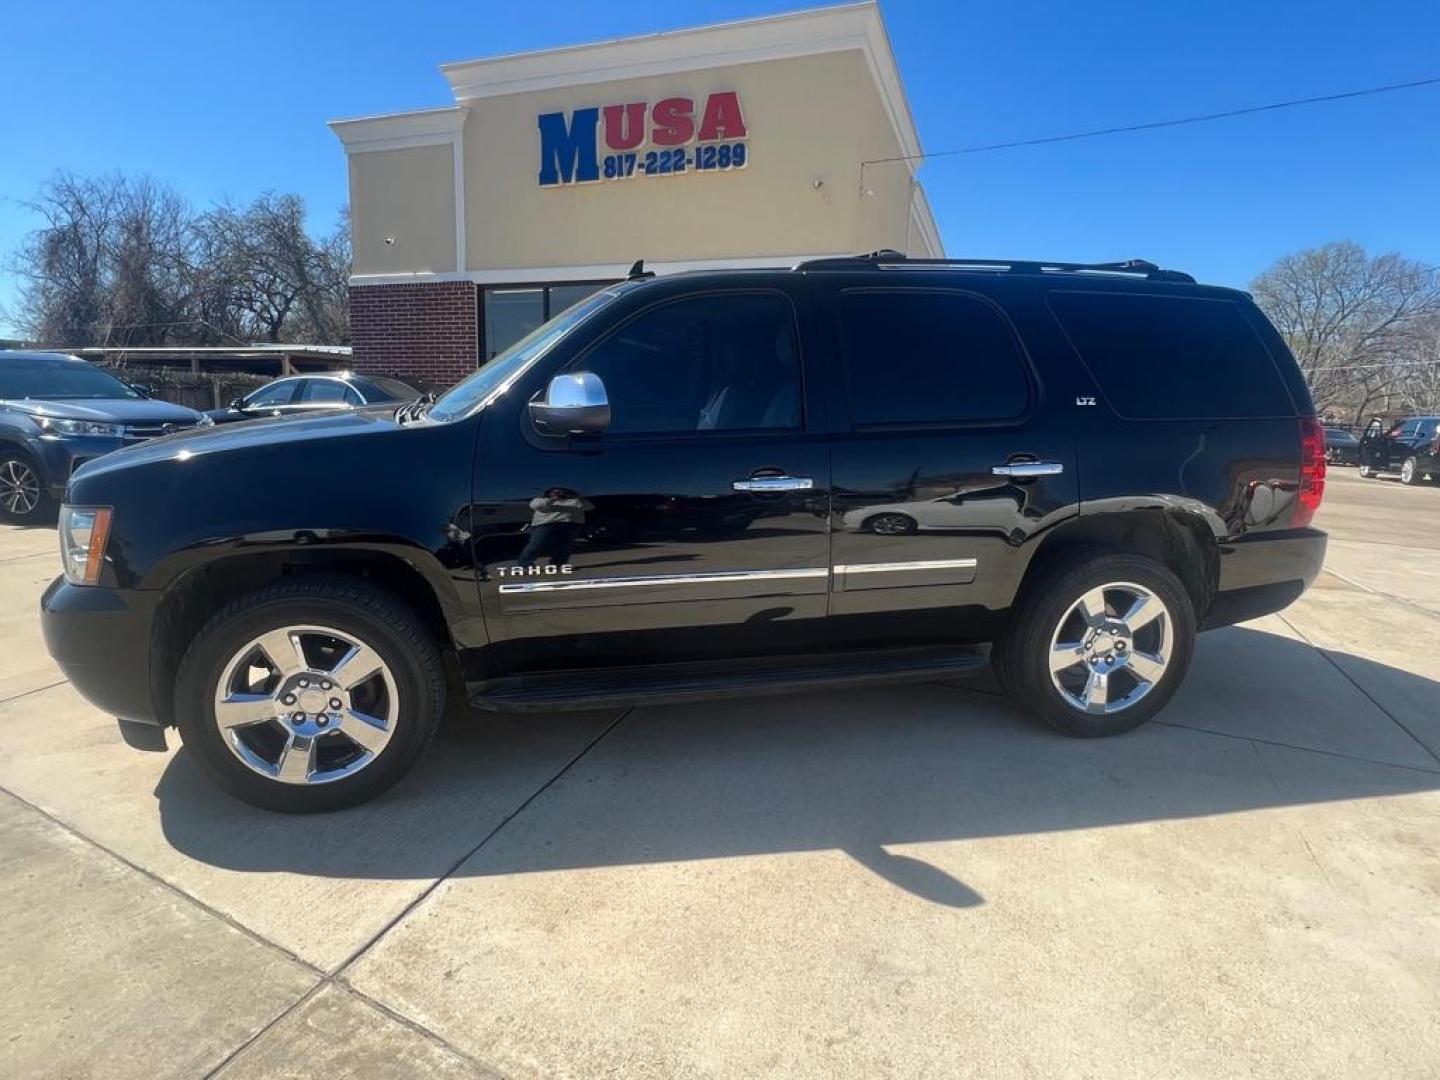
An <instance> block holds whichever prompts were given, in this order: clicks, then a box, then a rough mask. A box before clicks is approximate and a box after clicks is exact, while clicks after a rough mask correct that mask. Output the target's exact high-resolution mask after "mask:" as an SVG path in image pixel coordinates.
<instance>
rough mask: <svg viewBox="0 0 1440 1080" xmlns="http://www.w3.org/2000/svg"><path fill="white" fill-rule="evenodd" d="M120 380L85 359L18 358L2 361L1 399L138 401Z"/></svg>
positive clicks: (0, 370)
mask: <svg viewBox="0 0 1440 1080" xmlns="http://www.w3.org/2000/svg"><path fill="white" fill-rule="evenodd" d="M139 396H140V395H139V394H137V393H136V392H135V391H134V390H131V389H130V387H128V386H126V385H125V384H124V383H122V382H121V381H120V380H119V379H117V378H115V377H114V376H113V375H110V374H108V373H106V372H104V371H101V370H100V369H99V368H95V367H91V366H90V365H89V364H88V363H86V362H85V361H84V360H52V359H50V358H48V357H39V358H35V357H16V358H14V359H9V360H5V361H4V362H0V398H11V399H20V398H49V399H51V400H54V399H57V398H138V397H139Z"/></svg>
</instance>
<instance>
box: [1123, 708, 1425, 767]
mask: <svg viewBox="0 0 1440 1080" xmlns="http://www.w3.org/2000/svg"><path fill="white" fill-rule="evenodd" d="M1150 722H1151V723H1152V724H1158V725H1160V726H1161V727H1168V728H1178V729H1179V730H1181V731H1197V732H1199V733H1200V734H1201V735H1216V736H1218V737H1220V738H1222V739H1240V740H1241V741H1242V742H1249V743H1261V744H1263V745H1265V746H1278V747H1279V748H1280V749H1282V750H1299V751H1300V752H1301V753H1305V754H1323V755H1324V756H1325V757H1333V758H1339V759H1341V760H1342V761H1358V762H1359V763H1360V764H1362V765H1378V766H1380V767H1381V768H1382V769H1404V770H1406V771H1407V772H1419V773H1424V774H1425V775H1426V776H1440V768H1436V769H1430V768H1426V767H1425V766H1423V765H1398V764H1396V763H1395V762H1393V761H1380V760H1378V759H1376V758H1368V757H1361V756H1360V755H1358V754H1342V753H1341V752H1340V751H1338V750H1322V749H1320V748H1319V747H1317V746H1297V745H1296V744H1295V743H1287V742H1280V741H1279V740H1278V739H1262V738H1259V737H1258V736H1255V735H1237V734H1235V733H1234V732H1233V731H1216V730H1215V729H1213V728H1203V727H1196V726H1195V725H1194V724H1180V723H1176V722H1175V721H1174V720H1152V721H1150Z"/></svg>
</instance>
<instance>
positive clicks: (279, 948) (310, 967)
mask: <svg viewBox="0 0 1440 1080" xmlns="http://www.w3.org/2000/svg"><path fill="white" fill-rule="evenodd" d="M0 792H4V793H5V794H6V795H9V796H10V797H11V798H12V799H14V800H15V801H16V802H18V803H20V804H21V805H22V806H28V807H29V808H30V809H31V810H34V811H35V812H36V813H37V814H39V815H40V816H41V817H43V818H45V820H46V821H49V822H50V823H51V824H53V825H56V826H58V827H59V828H60V829H62V830H64V831H65V832H67V833H69V834H70V835H71V836H73V837H75V838H76V839H77V840H80V841H82V842H83V843H86V844H89V845H90V846H91V847H93V848H95V849H96V850H97V851H103V852H104V853H105V854H106V855H108V856H110V858H112V859H114V860H115V861H116V862H118V863H120V864H121V865H123V866H127V867H129V868H130V869H131V870H134V871H135V872H136V873H137V874H139V875H140V876H141V877H144V878H146V879H147V880H149V881H152V882H154V883H155V884H156V885H159V886H160V887H162V888H163V889H165V890H166V891H167V892H170V893H173V894H174V895H175V896H178V897H180V898H181V899H183V900H186V901H188V902H189V903H191V904H193V905H194V906H195V907H197V908H199V909H200V910H201V911H203V912H205V914H207V915H211V916H214V917H215V918H216V919H219V920H220V921H221V922H223V923H224V924H225V925H226V926H228V927H230V928H231V929H232V930H238V931H239V932H240V933H242V934H244V935H245V936H246V937H247V938H249V939H250V940H251V941H254V942H255V943H257V944H259V945H262V946H264V947H265V948H267V949H271V950H273V951H274V952H277V953H279V954H280V955H281V956H283V957H284V958H285V959H287V960H291V961H293V962H295V963H297V964H299V965H300V966H301V967H302V968H304V969H305V970H306V971H308V972H310V973H311V974H312V975H316V976H318V977H319V978H321V979H325V978H328V976H327V974H326V972H325V970H324V969H323V968H320V967H317V966H316V965H314V964H312V963H310V961H308V960H306V959H305V958H304V957H302V956H299V955H297V954H296V953H293V952H291V951H290V950H289V949H287V948H285V946H283V945H280V944H277V943H276V942H273V941H271V940H270V939H269V938H267V937H265V936H264V935H262V934H259V933H257V932H256V931H254V930H252V929H250V928H249V927H248V926H246V925H245V924H244V923H241V922H239V921H238V920H236V919H235V918H233V917H232V916H230V915H227V914H225V912H223V911H220V910H218V909H216V908H214V907H211V906H210V905H209V904H207V903H206V902H205V901H204V900H201V899H200V898H199V897H196V896H192V895H191V894H190V893H188V892H186V891H185V890H184V889H182V888H180V886H178V885H176V884H174V883H173V882H171V881H167V880H166V879H165V878H163V877H161V876H160V875H159V874H157V873H155V872H154V871H153V870H147V869H146V868H145V867H143V866H141V865H139V864H138V863H135V862H132V861H131V860H130V859H127V858H126V857H125V856H124V855H121V854H120V853H119V852H118V851H116V850H115V849H114V848H111V847H108V846H107V845H105V844H102V843H101V842H100V841H99V840H96V839H95V838H94V837H92V836H87V835H86V834H85V833H83V832H81V831H80V830H79V829H77V828H75V827H74V826H73V825H71V824H69V823H68V822H66V821H64V820H62V819H60V818H58V817H56V816H55V815H54V814H52V813H51V812H50V811H49V810H46V809H45V808H44V807H43V806H37V805H36V804H35V803H33V802H31V801H30V800H29V799H27V798H25V796H23V795H17V794H16V793H15V792H13V791H11V790H10V789H9V788H8V787H5V786H4V785H0Z"/></svg>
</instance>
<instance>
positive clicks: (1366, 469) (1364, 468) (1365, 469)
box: [1360, 465, 1375, 478]
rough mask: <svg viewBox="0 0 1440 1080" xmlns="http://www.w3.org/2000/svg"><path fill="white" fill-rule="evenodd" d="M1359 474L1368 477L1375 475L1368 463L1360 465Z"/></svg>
mask: <svg viewBox="0 0 1440 1080" xmlns="http://www.w3.org/2000/svg"><path fill="white" fill-rule="evenodd" d="M1360 475H1361V476H1364V477H1367V478H1368V477H1371V476H1374V475H1375V470H1374V469H1372V468H1371V467H1370V466H1369V465H1361V466H1360Z"/></svg>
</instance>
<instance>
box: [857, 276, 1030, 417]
mask: <svg viewBox="0 0 1440 1080" xmlns="http://www.w3.org/2000/svg"><path fill="white" fill-rule="evenodd" d="M840 322H841V329H842V337H843V341H844V358H845V376H846V380H847V382H848V383H849V388H850V415H851V419H852V421H853V423H854V426H855V427H876V426H889V425H904V424H947V423H949V424H964V423H974V422H977V421H987V420H989V421H994V420H1013V419H1015V418H1016V417H1019V416H1021V415H1022V414H1023V413H1024V412H1025V410H1026V409H1027V407H1028V406H1029V403H1030V383H1029V379H1028V378H1027V376H1026V364H1025V359H1024V357H1023V356H1022V355H1021V353H1020V346H1019V343H1018V342H1017V341H1016V340H1015V334H1014V332H1013V331H1012V330H1011V329H1010V325H1009V323H1008V322H1007V321H1006V319H1005V317H1004V316H1003V315H1001V314H1000V312H999V311H997V310H996V309H995V308H993V307H991V306H990V305H989V304H988V303H986V302H985V301H983V300H980V299H977V298H975V297H972V296H965V295H963V294H960V293H947V292H919V291H900V290H875V291H871V290H863V291H861V290H857V291H854V292H847V293H845V294H844V295H843V296H842V297H841V299H840Z"/></svg>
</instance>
